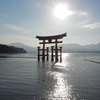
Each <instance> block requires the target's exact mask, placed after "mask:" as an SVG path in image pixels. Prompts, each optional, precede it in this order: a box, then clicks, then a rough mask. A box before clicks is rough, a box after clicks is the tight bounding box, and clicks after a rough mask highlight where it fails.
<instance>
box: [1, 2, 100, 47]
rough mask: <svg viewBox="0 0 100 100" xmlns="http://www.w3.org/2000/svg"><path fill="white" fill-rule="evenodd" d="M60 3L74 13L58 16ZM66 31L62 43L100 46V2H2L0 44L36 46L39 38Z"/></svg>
mask: <svg viewBox="0 0 100 100" xmlns="http://www.w3.org/2000/svg"><path fill="white" fill-rule="evenodd" d="M58 4H65V5H66V6H67V8H68V10H69V11H70V12H71V14H70V15H68V16H66V17H65V18H63V19H60V18H58V17H57V16H55V14H54V10H55V7H56V6H57V5H58ZM65 32H67V37H64V38H63V44H68V43H76V44H80V45H87V44H97V43H99V42H100V33H99V32H100V0H0V44H9V43H15V42H20V43H23V44H26V45H29V46H32V47H36V46H38V44H39V40H38V39H36V38H35V37H36V35H39V36H48V35H58V34H62V33H65Z"/></svg>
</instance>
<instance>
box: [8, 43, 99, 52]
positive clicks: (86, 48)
mask: <svg viewBox="0 0 100 100" xmlns="http://www.w3.org/2000/svg"><path fill="white" fill-rule="evenodd" d="M9 46H15V47H19V48H23V49H25V50H26V51H27V52H28V53H36V54H37V48H35V47H30V46H27V45H24V44H22V43H11V44H9ZM60 46H62V47H63V49H62V50H63V52H100V43H98V44H89V45H79V44H74V43H73V44H62V45H60ZM49 51H50V48H49ZM50 52H51V51H50Z"/></svg>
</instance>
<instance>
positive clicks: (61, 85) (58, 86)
mask: <svg viewBox="0 0 100 100" xmlns="http://www.w3.org/2000/svg"><path fill="white" fill-rule="evenodd" d="M54 79H55V80H56V83H55V86H54V91H53V97H54V98H59V99H60V98H61V99H67V100H70V98H71V92H70V91H71V89H70V87H69V86H68V84H67V82H65V80H64V76H63V74H62V73H56V74H55V76H54Z"/></svg>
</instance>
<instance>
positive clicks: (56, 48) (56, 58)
mask: <svg viewBox="0 0 100 100" xmlns="http://www.w3.org/2000/svg"><path fill="white" fill-rule="evenodd" d="M57 43H58V41H57V39H56V41H55V61H56V62H58V46H57Z"/></svg>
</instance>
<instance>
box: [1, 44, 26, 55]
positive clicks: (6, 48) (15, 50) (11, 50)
mask: <svg viewBox="0 0 100 100" xmlns="http://www.w3.org/2000/svg"><path fill="white" fill-rule="evenodd" d="M0 53H26V50H24V49H23V48H16V47H13V46H8V45H4V44H0Z"/></svg>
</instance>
